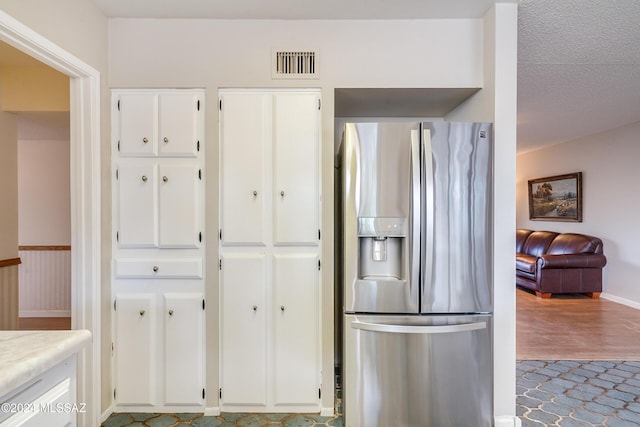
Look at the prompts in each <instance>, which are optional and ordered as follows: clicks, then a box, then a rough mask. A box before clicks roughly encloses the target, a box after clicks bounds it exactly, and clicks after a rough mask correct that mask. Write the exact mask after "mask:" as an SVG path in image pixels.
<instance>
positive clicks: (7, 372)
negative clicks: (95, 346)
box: [0, 330, 91, 397]
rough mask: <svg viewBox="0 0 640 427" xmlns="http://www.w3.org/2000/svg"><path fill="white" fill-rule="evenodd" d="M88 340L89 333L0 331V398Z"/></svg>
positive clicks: (62, 358) (88, 341) (79, 348)
mask: <svg viewBox="0 0 640 427" xmlns="http://www.w3.org/2000/svg"><path fill="white" fill-rule="evenodd" d="M90 342H91V332H89V331H87V330H76V331H0V397H1V396H3V395H5V394H7V393H9V392H11V391H12V390H14V389H15V388H17V387H20V386H21V385H22V384H24V383H26V382H27V381H29V380H31V379H33V378H35V377H37V376H38V375H40V374H42V373H44V372H45V371H47V370H48V369H50V368H52V367H53V366H55V365H56V364H58V363H60V362H62V361H63V360H65V359H67V358H68V357H69V356H71V355H72V354H74V353H76V352H78V351H80V350H82V348H83V347H84V346H86V345H87V344H88V343H90Z"/></svg>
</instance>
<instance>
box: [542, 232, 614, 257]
mask: <svg viewBox="0 0 640 427" xmlns="http://www.w3.org/2000/svg"><path fill="white" fill-rule="evenodd" d="M546 253H547V254H548V255H566V254H599V253H602V240H600V239H598V238H597V237H591V236H587V235H585V234H575V233H563V234H560V235H559V236H558V237H556V238H555V239H554V240H553V242H551V244H550V245H549V249H547V251H546Z"/></svg>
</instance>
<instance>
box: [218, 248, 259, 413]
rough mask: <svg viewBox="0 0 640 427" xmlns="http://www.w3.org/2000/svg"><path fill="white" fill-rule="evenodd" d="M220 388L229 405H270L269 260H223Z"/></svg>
mask: <svg viewBox="0 0 640 427" xmlns="http://www.w3.org/2000/svg"><path fill="white" fill-rule="evenodd" d="M222 264H223V266H224V267H223V268H222V270H221V273H222V274H221V281H222V283H223V284H224V285H223V287H222V291H221V305H220V306H221V307H222V313H221V317H222V318H221V327H222V330H223V334H222V343H221V348H222V354H221V357H222V361H221V363H222V366H223V373H222V378H221V380H222V381H221V388H222V390H223V391H224V402H225V404H226V405H251V406H254V407H262V408H264V407H266V405H267V347H266V345H267V339H266V338H267V329H266V325H267V302H266V282H267V259H266V256H265V255H264V254H260V253H249V254H230V255H229V256H223V257H222Z"/></svg>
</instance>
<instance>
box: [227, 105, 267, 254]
mask: <svg viewBox="0 0 640 427" xmlns="http://www.w3.org/2000/svg"><path fill="white" fill-rule="evenodd" d="M269 99H270V98H269V95H268V94H264V93H225V94H224V95H222V97H221V100H222V110H221V113H220V139H221V142H220V151H221V152H220V168H221V184H222V190H221V196H222V200H221V218H220V221H221V228H222V244H223V245H264V244H265V242H266V235H265V213H266V212H265V206H266V197H269V195H267V186H266V184H265V177H266V163H265V160H266V159H267V156H266V150H267V144H268V141H269V136H270V129H271V126H270V123H271V122H270V117H269V116H270V114H269V109H268V107H269V104H268V101H269Z"/></svg>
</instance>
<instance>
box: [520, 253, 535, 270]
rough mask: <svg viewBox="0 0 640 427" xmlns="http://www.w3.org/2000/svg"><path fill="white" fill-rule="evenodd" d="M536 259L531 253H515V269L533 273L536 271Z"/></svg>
mask: <svg viewBox="0 0 640 427" xmlns="http://www.w3.org/2000/svg"><path fill="white" fill-rule="evenodd" d="M536 259H537V257H534V256H533V255H527V254H516V270H520V271H524V272H527V273H531V274H533V273H534V272H535V271H536Z"/></svg>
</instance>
